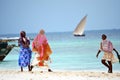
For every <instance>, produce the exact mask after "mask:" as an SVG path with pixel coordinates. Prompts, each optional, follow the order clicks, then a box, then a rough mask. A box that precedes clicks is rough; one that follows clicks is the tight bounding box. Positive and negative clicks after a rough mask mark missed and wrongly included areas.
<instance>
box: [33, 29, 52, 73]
mask: <svg viewBox="0 0 120 80" xmlns="http://www.w3.org/2000/svg"><path fill="white" fill-rule="evenodd" d="M32 51H33V52H35V53H36V54H35V58H34V60H33V63H32V66H31V69H32V68H33V66H35V65H37V66H48V65H47V64H45V61H48V60H49V59H50V57H49V56H50V54H51V53H52V51H51V49H50V46H49V44H48V42H47V38H46V36H45V31H44V30H43V29H41V30H40V32H39V34H38V35H37V36H36V37H35V39H34V40H33V44H32ZM48 71H49V72H51V71H52V70H51V69H49V67H48Z"/></svg>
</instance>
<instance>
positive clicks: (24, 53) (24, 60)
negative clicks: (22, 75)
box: [18, 31, 32, 72]
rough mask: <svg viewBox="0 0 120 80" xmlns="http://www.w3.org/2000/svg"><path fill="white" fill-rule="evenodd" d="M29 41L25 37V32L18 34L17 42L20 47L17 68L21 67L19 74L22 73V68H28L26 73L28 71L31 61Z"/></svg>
mask: <svg viewBox="0 0 120 80" xmlns="http://www.w3.org/2000/svg"><path fill="white" fill-rule="evenodd" d="M29 45H30V41H29V39H28V38H27V37H26V33H25V31H21V32H20V38H19V40H18V46H20V53H19V60H18V63H19V66H20V67H21V72H22V71H23V67H26V66H28V71H30V70H31V69H30V60H31V53H32V51H31V49H30V47H29Z"/></svg>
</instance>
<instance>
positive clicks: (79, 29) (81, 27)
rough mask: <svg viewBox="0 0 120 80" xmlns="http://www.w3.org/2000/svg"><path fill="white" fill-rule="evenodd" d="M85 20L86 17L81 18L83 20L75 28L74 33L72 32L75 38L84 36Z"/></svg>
mask: <svg viewBox="0 0 120 80" xmlns="http://www.w3.org/2000/svg"><path fill="white" fill-rule="evenodd" d="M86 18H87V15H86V16H84V17H83V19H82V20H81V21H80V23H79V24H78V26H77V27H76V29H75V31H74V32H73V34H74V35H75V36H82V35H84V28H85V24H86Z"/></svg>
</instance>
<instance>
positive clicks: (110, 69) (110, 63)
mask: <svg viewBox="0 0 120 80" xmlns="http://www.w3.org/2000/svg"><path fill="white" fill-rule="evenodd" d="M108 64H109V71H108V73H112V62H111V61H108Z"/></svg>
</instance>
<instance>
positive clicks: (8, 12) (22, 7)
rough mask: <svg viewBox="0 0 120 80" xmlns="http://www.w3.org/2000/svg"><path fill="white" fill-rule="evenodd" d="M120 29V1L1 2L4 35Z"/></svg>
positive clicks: (6, 0) (1, 23)
mask: <svg viewBox="0 0 120 80" xmlns="http://www.w3.org/2000/svg"><path fill="white" fill-rule="evenodd" d="M86 14H87V15H88V17H87V24H86V27H85V30H100V29H120V0H0V34H6V33H19V32H20V31H21V30H25V31H26V32H27V33H34V32H35V33H37V32H39V30H40V29H41V28H42V29H45V31H46V32H65V31H73V30H74V29H75V27H76V26H77V24H78V23H79V22H80V20H81V19H82V18H83V16H85V15H86Z"/></svg>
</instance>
